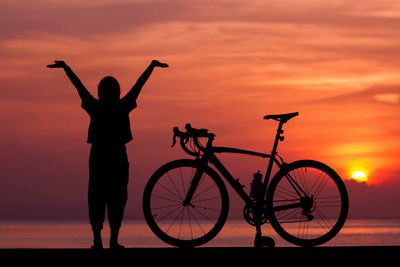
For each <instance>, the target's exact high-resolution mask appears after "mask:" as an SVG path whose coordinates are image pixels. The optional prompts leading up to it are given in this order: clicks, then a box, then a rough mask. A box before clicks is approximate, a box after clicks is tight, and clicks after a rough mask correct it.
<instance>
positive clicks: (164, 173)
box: [143, 159, 229, 247]
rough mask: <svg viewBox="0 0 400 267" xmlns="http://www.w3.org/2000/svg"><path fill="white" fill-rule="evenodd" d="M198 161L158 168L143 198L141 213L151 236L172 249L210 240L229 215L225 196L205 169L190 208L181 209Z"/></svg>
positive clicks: (222, 187)
mask: <svg viewBox="0 0 400 267" xmlns="http://www.w3.org/2000/svg"><path fill="white" fill-rule="evenodd" d="M199 164H200V162H199V161H198V160H191V159H181V160H175V161H171V162H169V163H167V164H165V165H163V166H161V167H160V168H159V169H158V170H157V171H156V172H155V173H154V174H153V175H152V176H151V177H150V179H149V181H148V182H147V184H146V187H145V190H144V194H143V213H144V217H145V219H146V222H147V224H148V226H149V227H150V229H151V230H152V232H153V233H154V234H155V235H156V236H157V237H158V238H160V239H161V240H162V241H164V242H166V243H167V244H170V245H172V246H176V247H196V246H200V245H203V244H205V243H207V242H208V241H210V240H211V239H212V238H214V237H215V236H216V235H217V234H218V233H219V231H220V230H221V229H222V227H223V226H224V224H225V222H226V219H227V217H228V212H229V196H228V191H227V189H226V187H225V184H224V182H223V181H222V179H221V177H220V176H219V175H218V174H217V172H215V171H214V170H213V169H212V168H211V167H209V166H206V168H205V169H204V173H203V175H202V177H201V180H200V182H199V185H198V187H197V189H196V191H195V193H194V196H193V198H192V202H191V205H188V206H183V204H182V202H183V199H184V198H185V196H186V192H187V190H188V188H189V185H190V182H191V179H192V178H193V175H194V173H195V172H196V170H197V169H198V167H199Z"/></svg>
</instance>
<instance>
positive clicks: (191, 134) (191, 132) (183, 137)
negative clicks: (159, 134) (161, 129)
mask: <svg viewBox="0 0 400 267" xmlns="http://www.w3.org/2000/svg"><path fill="white" fill-rule="evenodd" d="M185 129H186V132H182V131H181V130H179V128H178V127H174V128H173V132H174V136H173V140H172V146H171V147H173V146H174V145H175V144H176V137H179V138H180V145H181V147H182V149H183V150H184V151H185V152H186V153H188V154H189V155H192V156H195V157H197V156H199V154H200V153H199V152H194V151H192V150H190V149H189V148H187V146H186V144H187V143H188V142H189V139H190V138H192V139H193V143H194V144H195V146H196V147H197V148H198V149H199V150H200V151H204V150H205V147H203V146H202V145H201V144H200V143H199V141H198V138H199V137H206V138H209V139H210V138H212V139H213V138H214V137H215V134H213V133H209V132H208V130H207V129H203V128H202V129H196V128H193V127H192V126H191V125H190V123H186V125H185Z"/></svg>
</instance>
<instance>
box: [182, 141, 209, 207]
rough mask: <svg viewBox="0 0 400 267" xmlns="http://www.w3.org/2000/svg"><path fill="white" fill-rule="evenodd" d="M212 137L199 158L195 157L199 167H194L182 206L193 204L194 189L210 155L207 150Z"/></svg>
mask: <svg viewBox="0 0 400 267" xmlns="http://www.w3.org/2000/svg"><path fill="white" fill-rule="evenodd" d="M213 139H214V138H209V139H208V142H207V145H206V150H205V152H204V153H203V156H202V157H201V158H197V159H196V160H197V161H199V168H197V169H196V173H195V174H194V176H193V179H192V181H191V183H190V187H189V190H188V192H187V194H186V197H185V199H184V200H183V202H182V205H183V206H185V207H186V206H189V205H190V206H192V207H194V206H193V204H191V201H192V198H193V195H194V192H195V191H196V188H197V186H198V185H199V182H200V180H201V177H202V176H203V173H204V169H205V168H206V167H207V166H208V161H209V160H210V155H209V153H210V152H208V151H210V150H211V148H212V141H213Z"/></svg>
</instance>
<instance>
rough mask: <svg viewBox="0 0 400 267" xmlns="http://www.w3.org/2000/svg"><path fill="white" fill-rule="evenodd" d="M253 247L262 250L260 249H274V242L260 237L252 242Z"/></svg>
mask: <svg viewBox="0 0 400 267" xmlns="http://www.w3.org/2000/svg"><path fill="white" fill-rule="evenodd" d="M254 246H255V247H257V248H262V247H270V248H273V247H275V240H274V239H272V238H271V237H269V236H260V237H257V238H256V239H255V240H254Z"/></svg>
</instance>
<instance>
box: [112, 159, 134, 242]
mask: <svg viewBox="0 0 400 267" xmlns="http://www.w3.org/2000/svg"><path fill="white" fill-rule="evenodd" d="M128 179H129V163H128V161H127V158H126V154H125V156H122V158H121V161H120V162H118V164H117V167H116V170H115V175H114V179H113V181H112V186H110V189H111V190H110V192H109V193H110V194H109V199H108V203H107V212H108V221H109V224H110V248H123V246H122V245H120V244H119V243H118V236H119V230H120V228H121V223H122V220H123V217H124V209H125V206H126V202H127V199H128V190H127V186H128Z"/></svg>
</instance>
